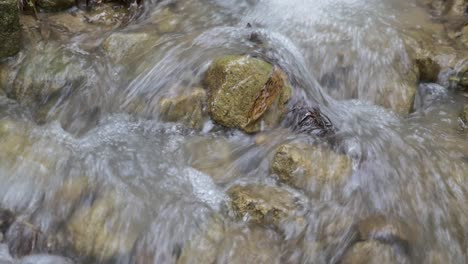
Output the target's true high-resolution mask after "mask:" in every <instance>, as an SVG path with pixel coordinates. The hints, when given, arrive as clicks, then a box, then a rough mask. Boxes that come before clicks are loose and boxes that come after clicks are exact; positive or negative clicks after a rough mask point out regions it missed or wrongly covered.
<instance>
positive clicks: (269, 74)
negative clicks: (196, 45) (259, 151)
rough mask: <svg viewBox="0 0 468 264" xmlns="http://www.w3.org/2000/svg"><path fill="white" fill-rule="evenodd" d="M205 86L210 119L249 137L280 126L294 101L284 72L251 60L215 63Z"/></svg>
mask: <svg viewBox="0 0 468 264" xmlns="http://www.w3.org/2000/svg"><path fill="white" fill-rule="evenodd" d="M204 83H205V85H206V87H207V88H208V93H209V97H208V110H209V113H210V115H211V118H212V119H213V120H214V121H216V122H217V123H219V124H221V125H223V126H226V127H230V128H238V129H241V130H243V131H245V132H247V133H255V132H258V131H260V130H262V128H271V127H274V126H276V125H278V123H279V122H280V121H281V119H282V116H283V114H284V113H285V112H286V103H287V102H288V100H289V99H290V97H291V86H290V84H289V83H288V81H287V77H286V74H285V73H284V72H283V71H282V70H281V69H279V68H278V67H276V66H273V65H271V64H269V63H267V62H265V61H262V60H260V59H257V58H251V57H248V56H224V57H221V58H218V59H215V60H214V61H213V63H212V65H211V67H210V68H209V69H208V71H207V72H206V74H205V79H204Z"/></svg>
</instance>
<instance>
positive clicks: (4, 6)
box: [0, 0, 21, 59]
mask: <svg viewBox="0 0 468 264" xmlns="http://www.w3.org/2000/svg"><path fill="white" fill-rule="evenodd" d="M20 41H21V27H20V23H19V10H18V1H16V0H0V59H3V58H5V57H9V56H13V55H15V54H16V53H18V52H19V50H20V44H21V43H20Z"/></svg>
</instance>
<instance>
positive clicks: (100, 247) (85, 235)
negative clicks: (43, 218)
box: [67, 193, 137, 260]
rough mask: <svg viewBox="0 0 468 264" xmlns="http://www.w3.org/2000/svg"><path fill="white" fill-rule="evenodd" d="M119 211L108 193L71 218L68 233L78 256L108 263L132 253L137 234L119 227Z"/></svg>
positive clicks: (113, 197) (112, 196)
mask: <svg viewBox="0 0 468 264" xmlns="http://www.w3.org/2000/svg"><path fill="white" fill-rule="evenodd" d="M118 211H119V206H118V205H117V203H116V202H115V196H114V194H113V193H105V194H104V195H103V196H102V197H101V198H99V199H98V200H96V201H95V202H94V203H93V204H92V205H91V206H84V207H81V208H80V209H79V210H77V211H76V212H75V213H74V214H73V215H72V217H71V219H70V220H69V222H68V223H67V230H68V233H69V234H70V237H71V242H72V244H73V247H74V249H75V250H76V252H77V253H78V254H79V255H81V256H87V257H91V258H94V259H97V260H109V259H110V258H112V257H113V256H118V255H125V254H128V253H129V252H130V251H131V249H132V247H133V244H134V243H135V241H136V239H137V234H136V233H135V232H133V231H134V230H132V229H131V228H129V230H127V229H125V228H122V226H121V225H119V223H118V221H119V219H118V218H117V215H116V212H118ZM119 227H120V228H119Z"/></svg>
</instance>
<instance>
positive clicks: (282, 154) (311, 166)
mask: <svg viewBox="0 0 468 264" xmlns="http://www.w3.org/2000/svg"><path fill="white" fill-rule="evenodd" d="M271 172H272V173H274V174H276V175H278V177H279V179H280V181H282V182H284V183H287V184H289V185H291V186H293V187H296V188H299V189H304V190H307V191H311V190H320V188H321V187H323V186H324V185H325V184H327V183H332V184H341V183H344V182H345V181H346V179H347V178H348V176H350V175H351V172H352V167H351V160H350V159H349V157H348V156H346V155H342V154H338V153H336V152H334V151H332V150H330V149H329V148H327V147H318V146H299V145H298V144H284V145H281V146H279V147H278V148H277V150H276V152H275V154H274V157H273V161H272V164H271Z"/></svg>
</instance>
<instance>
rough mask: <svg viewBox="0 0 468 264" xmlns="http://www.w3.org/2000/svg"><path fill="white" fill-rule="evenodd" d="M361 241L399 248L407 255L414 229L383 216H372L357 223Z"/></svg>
mask: <svg viewBox="0 0 468 264" xmlns="http://www.w3.org/2000/svg"><path fill="white" fill-rule="evenodd" d="M358 230H359V236H360V239H361V240H376V241H378V242H380V243H383V244H389V245H393V246H396V247H399V248H400V249H401V251H402V252H406V253H409V252H410V245H411V244H412V242H413V240H415V239H416V236H417V234H414V231H413V230H414V229H411V228H409V226H408V225H406V224H405V223H404V222H402V221H399V220H397V219H389V218H387V217H385V216H384V215H372V216H369V217H367V218H365V219H363V220H362V221H360V222H359V223H358Z"/></svg>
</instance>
